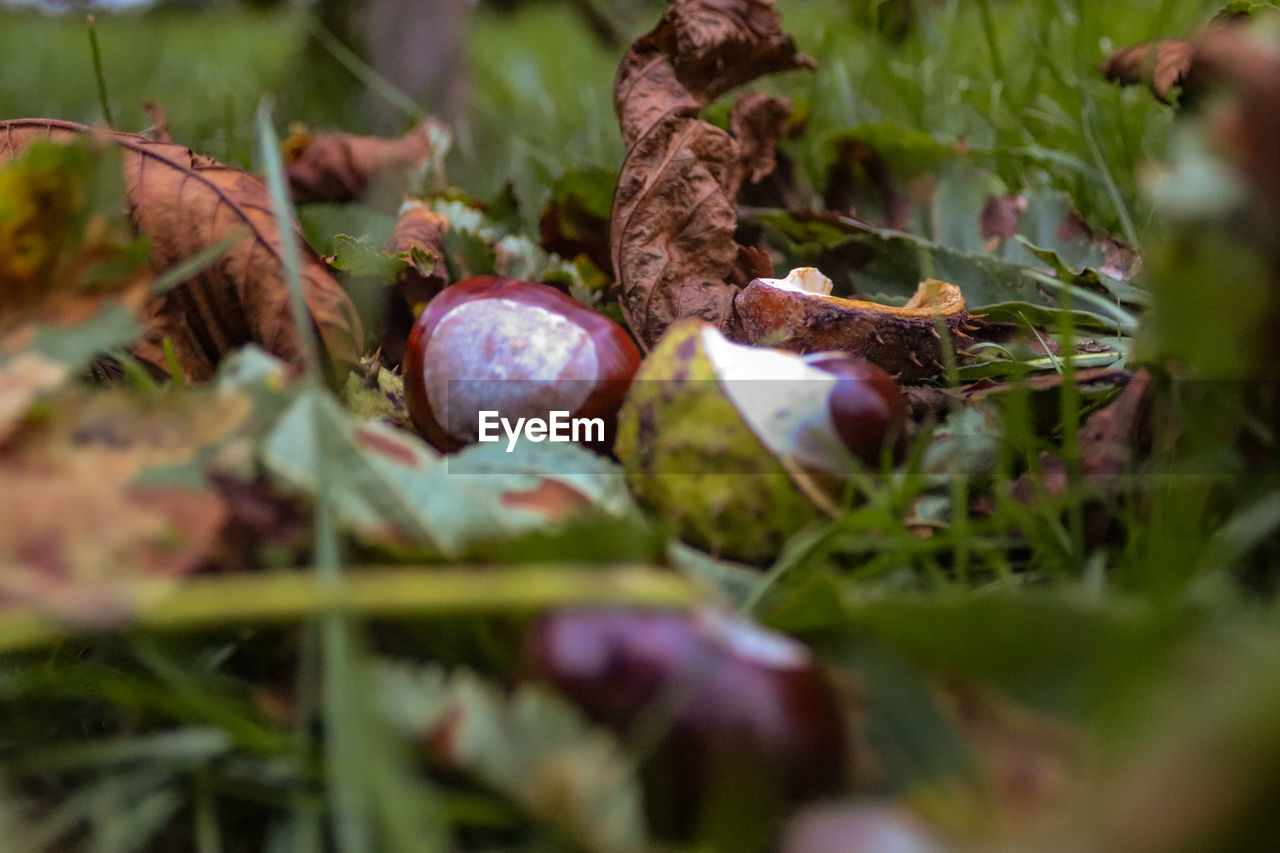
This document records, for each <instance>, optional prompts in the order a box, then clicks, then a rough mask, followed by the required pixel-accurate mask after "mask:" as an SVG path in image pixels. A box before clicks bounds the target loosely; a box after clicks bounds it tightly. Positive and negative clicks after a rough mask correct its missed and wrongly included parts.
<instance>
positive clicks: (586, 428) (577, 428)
mask: <svg viewBox="0 0 1280 853" xmlns="http://www.w3.org/2000/svg"><path fill="white" fill-rule="evenodd" d="M479 414H480V417H479V421H478V423H477V429H476V433H477V436H478V438H479V440H480V441H484V442H490V441H501V440H502V438H501V436H499V435H498V434H497V429H498V427H499V426H501V427H502V431H503V433H505V434H506V437H507V453H511V452H512V451H514V450H515V449H516V443H517V442H518V441H519V440H520V437H521V434H522V433H523V435H524V438H525V440H526V441H532V442H534V443H535V444H536V443H539V442H542V441H560V442H575V443H577V442H591V441H594V442H603V441H604V418H571V417H569V415H570V414H571V413H570V412H568V411H561V410H556V411H552V412H550V413H549V416H550V417H549V418H547V419H544V418H516V419H515V423H514V425H513V424H512V422H511V419H510V418H504V417H502V414H501V412H498V411H496V410H488V409H486V410H484V411H482V412H480V413H479Z"/></svg>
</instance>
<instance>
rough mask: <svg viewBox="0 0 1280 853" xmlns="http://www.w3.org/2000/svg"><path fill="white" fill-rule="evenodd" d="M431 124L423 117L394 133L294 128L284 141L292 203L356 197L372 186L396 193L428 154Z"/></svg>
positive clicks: (347, 199) (363, 194)
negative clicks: (361, 133) (391, 135)
mask: <svg viewBox="0 0 1280 853" xmlns="http://www.w3.org/2000/svg"><path fill="white" fill-rule="evenodd" d="M436 126H437V123H436V122H435V121H433V120H431V119H428V120H426V121H423V122H421V123H420V124H418V125H416V126H415V127H414V128H413V129H412V130H410V131H409V132H408V133H406V134H405V135H404V136H401V137H398V138H388V137H383V136H356V135H354V134H350V133H314V134H313V133H311V132H309V131H308V130H307V129H306V128H303V127H299V128H295V129H294V130H293V133H292V135H291V136H290V137H289V138H288V139H287V140H285V143H284V148H285V161H286V164H287V168H288V174H289V190H290V192H291V193H292V194H293V200H294V202H295V203H297V204H307V203H310V202H317V201H331V202H344V201H356V200H358V199H362V198H365V197H366V195H368V193H369V191H370V189H371V188H374V187H387V188H389V189H394V190H396V191H397V192H398V191H399V190H400V189H401V188H402V187H403V184H404V182H405V180H406V179H407V178H408V177H409V175H410V173H411V172H412V171H413V170H414V169H415V168H417V167H418V166H420V165H421V164H422V163H423V162H425V161H426V160H427V159H428V158H430V157H431V154H432V144H431V132H432V130H433V128H435V127H436Z"/></svg>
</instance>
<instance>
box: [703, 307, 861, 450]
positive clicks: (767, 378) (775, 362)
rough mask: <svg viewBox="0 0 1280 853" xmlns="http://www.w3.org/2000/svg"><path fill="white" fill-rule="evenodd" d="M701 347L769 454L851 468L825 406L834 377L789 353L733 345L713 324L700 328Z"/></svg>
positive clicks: (726, 390)
mask: <svg viewBox="0 0 1280 853" xmlns="http://www.w3.org/2000/svg"><path fill="white" fill-rule="evenodd" d="M702 348H703V351H704V352H706V354H707V359H708V360H709V361H710V362H711V366H712V368H713V369H714V370H715V373H716V376H717V377H719V379H720V384H721V386H722V387H723V388H724V392H725V395H726V396H727V397H728V398H729V400H730V402H732V403H733V405H734V408H736V409H737V410H738V413H739V414H741V415H742V419H743V420H744V421H746V423H747V426H748V427H750V428H751V431H752V432H753V433H755V434H756V437H757V438H759V439H760V441H761V443H762V444H764V446H765V447H767V448H769V450H770V451H771V452H772V453H773V454H774V455H776V456H788V457H790V458H792V459H795V460H796V461H798V462H802V463H804V464H805V465H809V466H811V467H813V468H817V469H819V470H823V471H830V472H832V473H844V472H847V471H850V470H852V469H855V468H857V462H856V461H855V460H854V458H853V456H852V454H850V453H849V450H848V448H847V447H845V444H844V442H843V441H842V440H841V439H840V434H839V433H838V432H837V431H836V426H835V423H834V422H833V421H832V419H831V407H830V406H829V405H828V401H829V400H830V399H831V393H832V391H834V390H835V386H836V382H838V381H839V377H837V376H834V375H833V374H831V373H828V372H827V371H825V370H822V369H821V368H817V367H813V366H811V365H809V364H806V363H805V361H804V359H803V358H802V357H801V356H799V355H796V354H794V353H789V352H783V351H782V350H774V349H765V348H763V347H753V346H748V345H746V344H735V343H733V342H732V341H730V340H729V339H728V338H726V337H725V336H724V335H722V334H721V333H720V331H719V330H718V329H716V328H715V327H714V326H708V327H707V328H705V329H703V331H702Z"/></svg>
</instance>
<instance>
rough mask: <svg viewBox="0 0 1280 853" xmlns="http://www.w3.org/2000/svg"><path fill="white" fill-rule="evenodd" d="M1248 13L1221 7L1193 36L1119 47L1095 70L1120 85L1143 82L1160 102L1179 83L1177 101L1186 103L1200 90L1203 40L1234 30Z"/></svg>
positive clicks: (1196, 95)
mask: <svg viewBox="0 0 1280 853" xmlns="http://www.w3.org/2000/svg"><path fill="white" fill-rule="evenodd" d="M1250 17H1252V13H1251V12H1250V11H1232V10H1230V9H1224V10H1223V11H1222V12H1220V13H1219V14H1218V15H1215V16H1214V18H1213V20H1212V21H1211V22H1210V23H1209V26H1208V27H1207V28H1206V29H1205V31H1204V32H1203V33H1202V34H1201V35H1200V36H1199V37H1197V38H1194V39H1156V40H1154V41H1144V42H1139V43H1138V44H1133V45H1129V46H1128V47H1122V48H1121V49H1120V50H1117V51H1115V52H1114V53H1112V54H1111V55H1110V56H1108V57H1107V58H1106V59H1105V60H1103V62H1102V65H1100V66H1099V68H1098V70H1099V72H1101V74H1102V76H1103V77H1105V78H1106V79H1108V80H1110V81H1111V82H1112V83H1118V84H1119V85H1121V86H1132V85H1134V84H1135V83H1146V84H1147V85H1148V86H1149V87H1150V89H1151V94H1153V95H1155V96H1156V99H1157V100H1159V101H1160V102H1161V103H1164V104H1167V103H1169V102H1170V101H1169V95H1170V94H1171V93H1172V92H1173V90H1174V89H1175V88H1177V87H1181V88H1182V97H1181V98H1180V102H1181V103H1182V105H1183V106H1186V105H1187V104H1189V103H1191V102H1193V101H1196V100H1198V99H1199V96H1200V95H1201V94H1202V93H1203V89H1204V87H1203V85H1202V79H1201V76H1202V72H1203V71H1204V70H1205V68H1204V65H1203V61H1204V57H1202V56H1200V55H1199V54H1200V51H1201V48H1202V45H1203V43H1204V41H1205V40H1212V39H1215V38H1217V37H1218V36H1219V35H1222V34H1223V33H1232V32H1236V33H1238V32H1239V31H1240V25H1241V24H1243V23H1245V22H1247V21H1248V20H1249V19H1250Z"/></svg>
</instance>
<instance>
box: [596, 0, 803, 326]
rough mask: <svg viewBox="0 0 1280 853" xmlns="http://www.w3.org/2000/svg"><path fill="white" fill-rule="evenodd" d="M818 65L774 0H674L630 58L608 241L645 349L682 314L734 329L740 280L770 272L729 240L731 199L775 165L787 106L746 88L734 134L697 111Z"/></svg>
mask: <svg viewBox="0 0 1280 853" xmlns="http://www.w3.org/2000/svg"><path fill="white" fill-rule="evenodd" d="M814 64H815V63H814V62H813V60H812V59H810V58H808V57H806V56H804V55H803V54H800V53H797V52H796V49H795V45H794V43H793V41H792V39H791V37H790V36H789V35H787V34H786V33H784V32H783V31H782V29H781V24H780V21H779V18H778V15H777V12H776V11H775V10H774V9H773V6H772V4H771V3H770V2H767V0H727V1H726V0H719V2H713V0H679V2H675V3H673V4H672V5H671V6H670V7H669V8H668V9H667V11H666V13H665V14H664V15H663V17H662V19H661V20H660V21H659V22H658V25H657V27H655V28H654V29H653V30H652V31H650V32H649V33H647V34H645V35H643V36H641V37H640V38H639V39H637V40H636V41H635V42H634V43H633V44H632V45H631V48H630V49H629V50H628V52H627V54H626V56H625V57H624V58H623V61H622V65H621V67H620V68H619V70H618V77H617V80H616V81H615V83H614V108H615V110H616V112H617V114H618V121H619V124H620V126H621V129H622V136H623V140H624V142H625V143H626V144H627V148H628V153H627V157H626V160H625V161H624V162H623V165H622V170H621V173H620V174H619V178H618V189H617V192H616V193H615V196H614V204H613V214H612V220H611V222H612V224H611V234H610V242H611V245H612V247H613V269H614V277H615V279H616V281H617V282H618V286H619V294H620V302H621V306H622V310H623V314H624V316H625V317H626V319H627V323H628V325H629V326H630V327H631V330H632V332H633V333H634V334H635V335H636V336H637V337H638V338H639V340H640V342H641V344H642V345H643V346H645V347H646V348H647V347H650V346H652V345H653V344H654V342H656V341H657V339H658V338H660V337H661V336H662V333H663V332H664V331H665V330H666V328H667V326H669V325H670V324H671V323H672V322H674V321H675V320H679V319H682V318H685V317H698V318H701V319H703V320H706V321H707V322H710V323H713V324H714V325H716V326H717V327H719V328H720V329H721V330H723V331H725V332H726V333H727V334H729V335H731V336H733V337H737V336H738V332H739V329H738V323H737V319H736V316H735V314H734V310H733V298H734V296H735V295H736V294H737V292H738V289H739V286H740V285H741V284H744V283H746V282H747V281H749V280H750V279H752V278H755V277H757V276H760V275H769V274H771V273H772V268H771V266H770V264H769V261H768V256H767V255H765V254H764V253H763V252H762V251H760V250H758V249H754V248H747V247H744V246H741V245H739V244H738V243H736V242H734V239H733V235H734V231H735V230H736V228H737V215H736V212H735V210H734V207H733V199H734V197H735V196H736V195H737V192H738V189H739V188H740V187H741V186H742V184H743V181H744V179H745V178H746V177H748V176H750V177H751V178H752V179H753V180H758V179H759V178H760V177H762V176H763V175H764V174H767V171H768V170H769V169H771V168H772V164H773V156H772V152H771V148H772V145H773V143H774V142H776V140H777V138H778V136H779V135H780V134H781V132H782V129H783V126H784V125H785V121H786V118H787V116H789V115H790V112H791V105H790V103H789V102H787V101H785V100H783V99H771V98H767V97H765V96H761V95H748V96H746V97H745V98H744V99H743V100H742V101H740V103H739V104H738V105H737V107H736V108H735V111H734V120H733V121H731V126H733V128H734V134H731V133H728V132H725V131H723V130H721V129H719V128H717V127H715V126H713V125H711V124H709V123H707V122H705V121H701V120H699V119H698V118H697V113H698V111H699V110H700V109H701V108H702V107H704V106H706V105H707V104H708V103H710V102H711V101H712V100H713V99H715V98H716V97H718V96H719V95H721V94H723V93H724V92H726V91H728V90H729V89H731V88H733V87H734V86H738V85H740V84H742V83H746V82H748V81H749V80H752V79H754V78H756V77H758V76H760V75H762V74H767V73H769V72H772V71H781V70H785V69H789V68H809V67H813V66H814ZM735 134H741V136H735Z"/></svg>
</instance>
